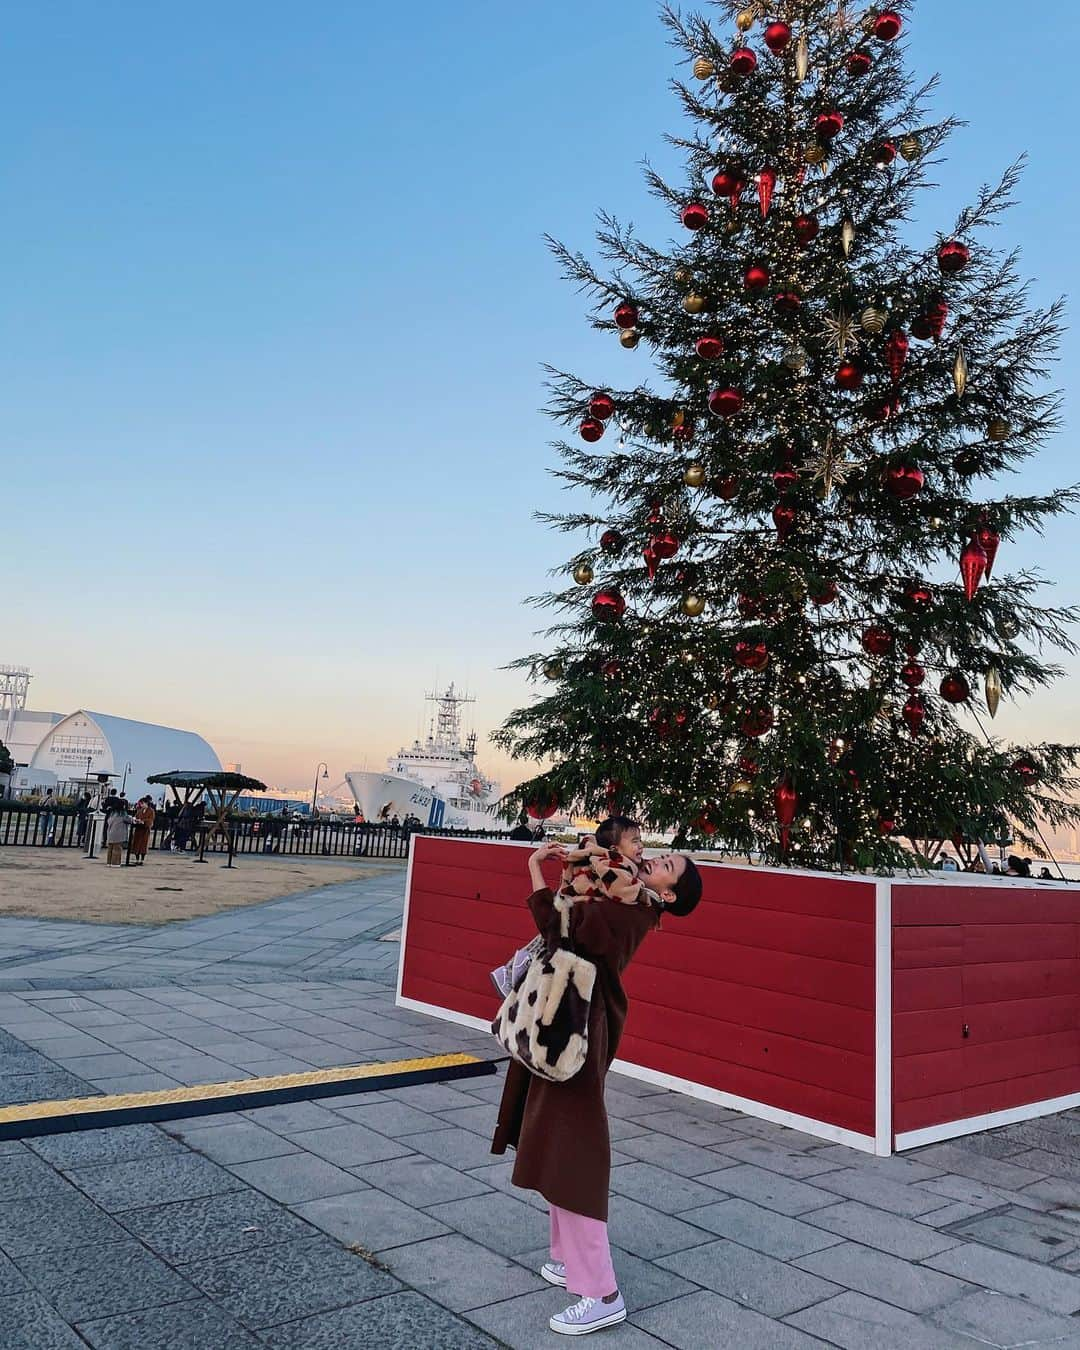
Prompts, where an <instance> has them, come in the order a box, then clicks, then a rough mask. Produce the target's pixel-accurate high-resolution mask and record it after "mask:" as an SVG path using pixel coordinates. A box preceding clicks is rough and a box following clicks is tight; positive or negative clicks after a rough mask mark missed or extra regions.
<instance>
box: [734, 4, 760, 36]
mask: <svg viewBox="0 0 1080 1350" xmlns="http://www.w3.org/2000/svg"><path fill="white" fill-rule="evenodd" d="M756 18H757V13H756V12H755V11H754V10H752V9H744V10H742V11H741V12H740V13H739V16H738V18H737V19H736V20H735V27H736V28H737V29H738V30H739V32H740V33H749V31H750V29H751V28H753V26H754V20H755V19H756Z"/></svg>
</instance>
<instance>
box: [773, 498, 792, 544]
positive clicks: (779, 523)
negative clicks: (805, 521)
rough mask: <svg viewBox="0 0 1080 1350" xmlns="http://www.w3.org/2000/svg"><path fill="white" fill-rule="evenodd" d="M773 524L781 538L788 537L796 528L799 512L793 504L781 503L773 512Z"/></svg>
mask: <svg viewBox="0 0 1080 1350" xmlns="http://www.w3.org/2000/svg"><path fill="white" fill-rule="evenodd" d="M772 518H773V524H774V525H775V526H776V533H777V534H778V535H779V536H780V538H781V539H786V538H787V537H788V535H789V534H790V533H791V532H792V530H793V529H794V528H795V521H796V519H797V513H796V511H795V508H794V507H793V506H786V505H785V504H784V503H781V504H780V505H779V506H777V507H776V508H775V509H774V510H773V513H772Z"/></svg>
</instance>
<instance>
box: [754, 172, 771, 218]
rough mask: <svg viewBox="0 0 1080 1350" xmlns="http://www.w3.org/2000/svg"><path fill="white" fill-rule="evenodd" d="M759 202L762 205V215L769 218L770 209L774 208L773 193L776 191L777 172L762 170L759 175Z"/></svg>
mask: <svg viewBox="0 0 1080 1350" xmlns="http://www.w3.org/2000/svg"><path fill="white" fill-rule="evenodd" d="M757 191H758V201H759V202H760V203H761V214H762V216H763V217H764V216H767V215H768V214H769V207H770V206H772V199H773V193H774V192H775V191H776V170H775V169H762V171H761V173H759V174H758V185H757Z"/></svg>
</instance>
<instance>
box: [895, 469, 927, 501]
mask: <svg viewBox="0 0 1080 1350" xmlns="http://www.w3.org/2000/svg"><path fill="white" fill-rule="evenodd" d="M925 482H926V475H925V474H924V473H923V471H922V470H921V469H917V468H915V466H914V465H913V464H894V465H893V466H892V467H891V468H890V469H889V471H888V473H887V474H886V475H885V486H886V487H887V488H888V489H889V493H890V495H891V496H893V497H895V498H896V499H897V500H898V501H902V502H909V501H911V499H912V497H917V496H918V495H919V493H920V492H921V491H922V490H923V485H924V483H925Z"/></svg>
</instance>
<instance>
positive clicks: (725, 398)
mask: <svg viewBox="0 0 1080 1350" xmlns="http://www.w3.org/2000/svg"><path fill="white" fill-rule="evenodd" d="M743 402H744V400H743V396H742V393H741V392H740V391H739V390H738V389H714V390H713V391H712V393H711V394H710V395H709V407H710V408H711V409H712V411H713V412H714V413H715V414H716V416H717V417H734V416H735V414H736V413H739V412H741V411H742V406H743Z"/></svg>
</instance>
